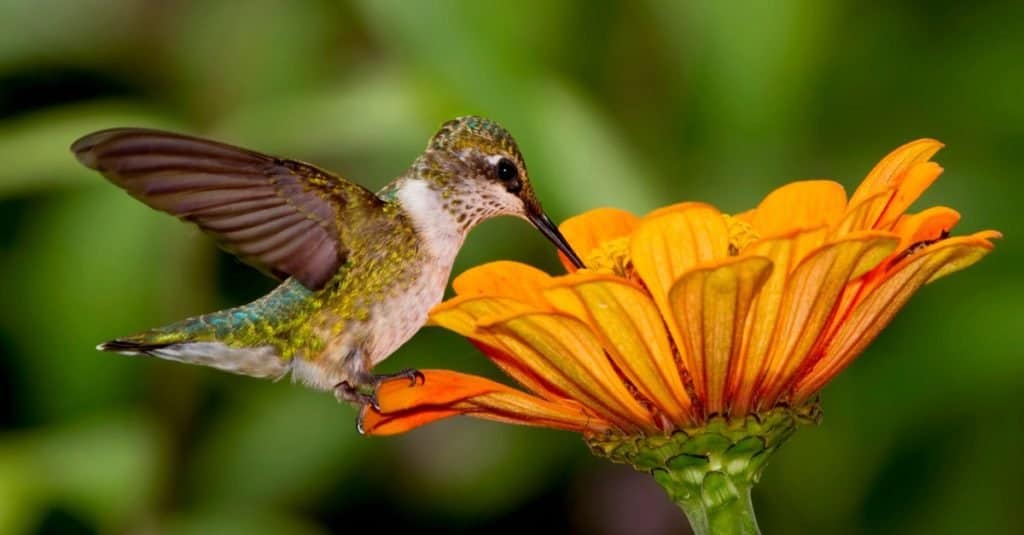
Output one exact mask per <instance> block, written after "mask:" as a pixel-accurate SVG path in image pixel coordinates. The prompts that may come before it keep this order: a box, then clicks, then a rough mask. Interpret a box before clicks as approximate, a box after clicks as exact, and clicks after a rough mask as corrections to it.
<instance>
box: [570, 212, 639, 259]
mask: <svg viewBox="0 0 1024 535" xmlns="http://www.w3.org/2000/svg"><path fill="white" fill-rule="evenodd" d="M639 222H640V218H638V217H637V216H635V215H633V214H631V213H629V212H627V211H625V210H619V209H618V208H597V209H594V210H590V211H589V212H584V213H582V214H580V215H578V216H575V217H571V218H569V219H566V220H565V221H564V222H562V224H561V225H559V227H558V228H559V230H560V231H562V235H563V236H565V238H566V240H568V241H569V245H572V248H573V250H574V251H576V254H577V255H579V257H580V258H582V259H583V260H584V262H586V259H587V256H588V255H590V253H591V251H593V250H594V249H596V248H597V247H600V246H601V244H602V243H605V242H608V241H611V240H614V239H618V238H622V237H625V236H629V235H630V234H632V233H633V229H635V228H636V225H637V224H638V223H639ZM558 257H559V258H560V259H561V261H562V265H563V266H565V269H566V270H567V271H569V272H570V273H572V272H575V271H576V266H574V265H572V262H569V259H568V258H566V257H565V255H564V254H562V253H558Z"/></svg>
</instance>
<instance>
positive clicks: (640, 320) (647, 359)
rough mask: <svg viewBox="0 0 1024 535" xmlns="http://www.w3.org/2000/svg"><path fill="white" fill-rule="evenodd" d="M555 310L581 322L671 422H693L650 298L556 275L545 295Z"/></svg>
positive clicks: (613, 281) (611, 281) (629, 288)
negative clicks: (556, 281) (554, 282)
mask: <svg viewBox="0 0 1024 535" xmlns="http://www.w3.org/2000/svg"><path fill="white" fill-rule="evenodd" d="M545 296H546V297H547V299H548V301H549V302H550V303H551V304H552V306H554V307H555V309H557V310H559V311H561V312H564V313H566V314H569V315H572V316H574V317H576V318H577V319H579V320H581V321H583V322H585V323H587V324H588V325H589V326H590V328H591V330H592V331H593V332H594V333H595V334H596V335H597V336H598V338H599V339H600V341H601V343H602V345H603V346H604V347H605V348H607V349H608V353H609V356H610V357H611V358H612V360H613V361H614V362H615V365H616V366H618V368H619V369H620V370H621V371H622V373H623V375H625V377H626V379H628V380H629V381H630V383H632V384H633V385H634V386H636V388H637V390H638V391H639V392H640V394H642V395H643V396H644V397H645V398H646V399H649V400H650V401H651V402H652V403H654V405H656V406H657V407H658V408H659V409H660V410H661V412H663V413H665V414H666V415H668V416H669V417H670V418H671V419H672V421H674V422H677V423H693V417H692V415H691V413H690V405H691V403H690V398H689V396H688V395H687V394H686V388H685V387H684V385H683V381H682V378H681V377H680V370H679V368H678V366H677V364H676V362H675V356H674V355H673V352H672V346H671V344H670V343H669V339H668V333H667V332H666V331H665V326H664V323H663V321H662V318H661V314H660V313H659V312H658V309H657V307H656V306H655V305H654V303H653V302H652V301H651V299H650V297H648V295H647V294H646V293H645V292H644V291H643V290H642V289H640V288H639V287H637V286H635V285H633V284H631V283H629V282H627V281H625V280H624V279H619V278H615V277H610V276H602V275H593V274H588V275H577V276H575V277H562V278H560V279H558V283H556V284H555V285H554V286H552V287H550V288H548V289H547V290H546V291H545Z"/></svg>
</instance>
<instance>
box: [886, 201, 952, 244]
mask: <svg viewBox="0 0 1024 535" xmlns="http://www.w3.org/2000/svg"><path fill="white" fill-rule="evenodd" d="M959 221H960V214H959V213H958V212H957V211H956V210H954V209H952V208H946V207H945V206H934V207H932V208H928V209H927V210H922V211H921V212H919V213H916V214H907V215H905V216H903V217H901V218H900V219H899V221H898V222H897V223H896V225H895V226H894V227H893V229H892V230H893V232H895V233H896V234H899V235H900V244H899V246H898V247H896V251H897V252H899V251H903V250H904V249H906V248H907V247H910V246H911V245H913V244H915V243H920V242H926V241H932V240H937V239H939V238H940V237H942V235H943V234H944V233H948V232H949V231H950V230H952V229H953V227H955V226H956V224H957V223H958V222H959Z"/></svg>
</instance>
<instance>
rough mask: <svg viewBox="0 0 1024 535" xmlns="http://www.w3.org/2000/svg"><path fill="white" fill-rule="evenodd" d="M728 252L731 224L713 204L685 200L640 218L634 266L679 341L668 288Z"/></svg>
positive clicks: (633, 244) (633, 243)
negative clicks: (641, 219)
mask: <svg viewBox="0 0 1024 535" xmlns="http://www.w3.org/2000/svg"><path fill="white" fill-rule="evenodd" d="M728 254H729V228H728V225H727V224H726V221H725V218H724V217H722V214H721V213H720V212H719V211H718V210H717V209H715V208H714V207H713V206H710V205H707V204H701V203H683V204H680V205H675V206H669V207H666V208H662V209H661V210H657V211H655V212H653V213H652V214H651V215H648V216H647V217H645V218H644V219H643V221H641V223H640V226H638V227H637V229H636V231H635V232H634V233H633V237H632V240H631V241H630V256H631V257H632V259H633V267H634V269H636V272H637V273H638V274H639V275H640V278H641V279H643V281H644V284H645V285H646V286H647V289H648V290H649V291H650V293H651V296H652V297H653V298H654V302H655V304H657V305H658V309H659V310H660V311H661V314H662V316H664V317H665V318H666V323H667V324H668V328H669V332H670V333H671V334H672V338H673V339H674V340H675V341H676V343H677V345H678V344H679V343H680V341H681V339H680V335H679V328H678V326H677V325H676V323H675V321H674V320H672V310H671V307H669V304H668V291H669V288H671V287H672V285H673V284H674V283H675V282H676V280H677V279H679V277H680V276H682V274H683V273H686V272H687V271H689V270H691V269H694V268H696V267H698V266H700V265H701V264H706V263H709V262H713V261H715V260H718V259H721V258H725V257H727V256H728Z"/></svg>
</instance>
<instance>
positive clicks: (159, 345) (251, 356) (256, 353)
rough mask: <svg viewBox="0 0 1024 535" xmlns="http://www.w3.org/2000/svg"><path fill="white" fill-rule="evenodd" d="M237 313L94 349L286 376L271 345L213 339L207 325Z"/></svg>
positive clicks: (195, 320)
mask: <svg viewBox="0 0 1024 535" xmlns="http://www.w3.org/2000/svg"><path fill="white" fill-rule="evenodd" d="M237 312H238V311H237V309H232V310H224V311H221V312H214V313H212V314H205V315H203V316H198V317H195V318H189V319H186V320H182V321H180V322H177V323H173V324H171V325H167V326H165V327H159V328H156V329H151V330H149V331H144V332H141V333H138V334H133V335H131V336H125V337H122V338H117V339H114V340H110V341H109V342H104V343H102V344H100V345H98V346H96V349H98V350H100V351H110V352H114V353H121V354H122V355H148V356H151V357H158V358H162V359H166V360H173V361H177V362H184V363H186V364H199V365H202V366H210V367H212V368H217V369H219V370H224V371H227V372H232V373H238V374H242V375H249V376H253V377H264V378H271V379H277V378H279V377H281V376H283V375H284V374H285V373H287V372H288V369H289V362H288V361H286V360H285V359H282V358H281V357H280V356H279V354H278V352H277V350H276V348H275V347H274V346H272V345H269V344H268V345H257V346H236V345H233V344H229V343H227V342H225V341H221V340H217V339H216V336H215V335H216V333H215V332H214V328H212V327H210V323H209V322H210V321H211V320H213V321H216V320H218V319H220V318H221V317H225V316H227V315H230V314H237Z"/></svg>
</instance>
